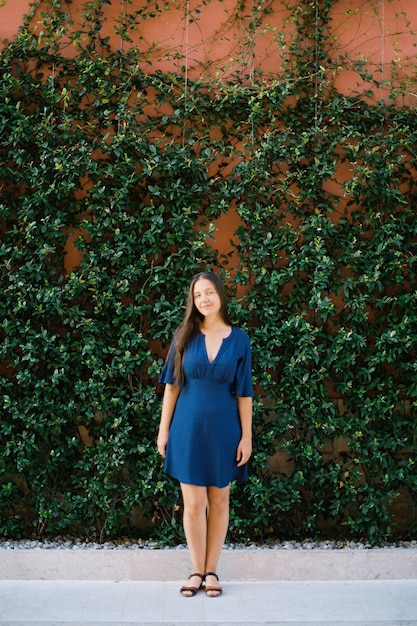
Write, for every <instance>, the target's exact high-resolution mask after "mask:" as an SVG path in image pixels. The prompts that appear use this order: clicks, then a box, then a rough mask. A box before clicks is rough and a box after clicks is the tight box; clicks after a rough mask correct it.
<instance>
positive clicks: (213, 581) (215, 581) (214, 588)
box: [204, 572, 223, 598]
mask: <svg viewBox="0 0 417 626" xmlns="http://www.w3.org/2000/svg"><path fill="white" fill-rule="evenodd" d="M204 580H205V581H206V596H208V597H209V598H218V597H219V596H220V595H221V594H222V591H223V589H222V588H221V587H220V585H219V577H218V576H217V574H216V572H206V573H205V574H204Z"/></svg>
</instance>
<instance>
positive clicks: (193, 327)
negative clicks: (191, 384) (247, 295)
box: [171, 272, 231, 386]
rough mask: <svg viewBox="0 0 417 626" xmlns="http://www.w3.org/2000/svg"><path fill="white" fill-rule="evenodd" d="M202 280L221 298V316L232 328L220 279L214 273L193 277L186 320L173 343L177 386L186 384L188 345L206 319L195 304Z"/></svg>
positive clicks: (177, 331)
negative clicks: (196, 287)
mask: <svg viewBox="0 0 417 626" xmlns="http://www.w3.org/2000/svg"><path fill="white" fill-rule="evenodd" d="M202 278H205V279H207V280H209V281H210V282H211V283H212V284H213V286H214V288H215V290H216V292H217V294H218V296H219V298H220V303H221V306H220V315H221V317H222V319H223V321H224V322H225V323H226V324H228V325H229V326H231V321H230V318H229V313H228V311H227V295H226V290H225V288H224V285H223V283H222V281H221V280H220V278H219V277H218V276H217V275H216V274H214V273H213V272H200V273H199V274H196V275H195V276H193V278H192V280H191V283H190V287H189V289H188V297H187V306H186V309H185V313H184V319H183V321H182V322H181V324H180V326H178V328H177V330H176V332H175V335H174V340H173V342H172V346H171V350H173V351H174V353H173V363H174V380H175V384H176V385H180V386H181V385H182V384H183V382H184V365H183V364H184V355H185V352H186V350H187V347H188V344H189V343H190V341H191V339H192V337H194V335H196V334H197V333H198V332H199V330H200V325H201V322H202V321H203V319H204V316H203V315H201V313H199V312H198V310H197V308H196V306H195V304H194V286H195V284H196V282H197V281H198V280H200V279H202Z"/></svg>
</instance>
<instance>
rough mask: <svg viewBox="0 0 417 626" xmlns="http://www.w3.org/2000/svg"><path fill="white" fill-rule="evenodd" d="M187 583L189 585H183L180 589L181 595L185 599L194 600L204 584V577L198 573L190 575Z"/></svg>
mask: <svg viewBox="0 0 417 626" xmlns="http://www.w3.org/2000/svg"><path fill="white" fill-rule="evenodd" d="M187 582H188V583H189V584H187V585H183V586H182V587H181V589H180V593H181V594H182V595H183V596H184V597H185V598H192V597H193V596H195V594H196V593H197V591H198V590H199V589H201V587H202V585H203V582H204V575H203V574H198V573H194V574H190V576H189V577H188V581H187Z"/></svg>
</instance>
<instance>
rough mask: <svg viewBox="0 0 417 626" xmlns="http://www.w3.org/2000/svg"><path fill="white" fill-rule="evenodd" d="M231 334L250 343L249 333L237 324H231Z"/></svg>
mask: <svg viewBox="0 0 417 626" xmlns="http://www.w3.org/2000/svg"><path fill="white" fill-rule="evenodd" d="M231 334H232V335H233V336H234V337H235V339H236V340H238V341H242V342H246V343H250V337H249V334H248V333H247V332H246V331H245V330H243V328H239V326H232V333H231Z"/></svg>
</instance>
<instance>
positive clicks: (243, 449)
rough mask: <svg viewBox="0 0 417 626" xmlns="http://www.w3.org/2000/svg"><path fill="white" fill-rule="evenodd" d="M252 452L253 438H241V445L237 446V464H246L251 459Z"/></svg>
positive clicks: (239, 465)
mask: <svg viewBox="0 0 417 626" xmlns="http://www.w3.org/2000/svg"><path fill="white" fill-rule="evenodd" d="M251 454H252V440H251V439H243V438H242V439H241V440H240V441H239V445H238V447H237V454H236V461H237V466H238V467H241V466H242V465H245V463H247V462H248V461H249V459H250V456H251Z"/></svg>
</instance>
